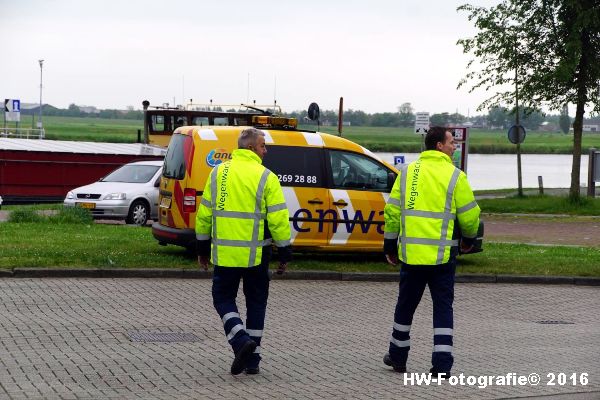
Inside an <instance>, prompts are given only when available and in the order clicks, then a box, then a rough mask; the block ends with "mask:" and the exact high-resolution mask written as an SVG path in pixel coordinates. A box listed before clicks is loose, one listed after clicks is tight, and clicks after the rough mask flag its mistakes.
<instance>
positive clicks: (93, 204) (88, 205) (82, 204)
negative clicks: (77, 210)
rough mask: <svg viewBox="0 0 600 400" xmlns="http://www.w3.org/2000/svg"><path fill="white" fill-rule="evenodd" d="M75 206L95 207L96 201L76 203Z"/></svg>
mask: <svg viewBox="0 0 600 400" xmlns="http://www.w3.org/2000/svg"><path fill="white" fill-rule="evenodd" d="M77 206H78V207H81V208H89V209H92V208H96V203H77Z"/></svg>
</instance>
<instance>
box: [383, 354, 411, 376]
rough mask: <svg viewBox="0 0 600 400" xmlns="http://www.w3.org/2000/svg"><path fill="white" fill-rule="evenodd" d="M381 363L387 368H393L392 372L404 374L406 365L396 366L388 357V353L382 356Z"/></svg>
mask: <svg viewBox="0 0 600 400" xmlns="http://www.w3.org/2000/svg"><path fill="white" fill-rule="evenodd" d="M383 363H384V364H385V365H387V366H390V367H392V368H394V371H396V372H400V373H403V372H406V365H398V364H396V363H394V362H393V361H392V357H391V356H390V353H385V355H384V356H383Z"/></svg>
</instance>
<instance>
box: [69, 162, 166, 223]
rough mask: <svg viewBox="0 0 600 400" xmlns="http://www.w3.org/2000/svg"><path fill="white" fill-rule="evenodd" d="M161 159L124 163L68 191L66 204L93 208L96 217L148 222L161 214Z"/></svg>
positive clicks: (128, 221) (130, 221)
mask: <svg viewBox="0 0 600 400" xmlns="http://www.w3.org/2000/svg"><path fill="white" fill-rule="evenodd" d="M162 165H163V162H162V161H138V162H132V163H129V164H125V165H123V166H122V167H120V168H119V169H117V170H115V171H113V172H111V173H110V174H108V175H107V176H105V177H104V178H102V179H100V180H99V181H98V182H95V183H92V184H91V185H86V186H81V187H78V188H76V189H73V190H71V191H70V192H69V193H67V197H66V198H65V202H64V205H65V206H67V207H83V208H87V209H89V210H90V212H91V213H92V216H93V217H94V218H96V219H125V222H127V223H128V224H136V225H145V224H146V222H147V221H148V219H153V220H156V217H157V215H158V186H159V184H160V176H161V174H162Z"/></svg>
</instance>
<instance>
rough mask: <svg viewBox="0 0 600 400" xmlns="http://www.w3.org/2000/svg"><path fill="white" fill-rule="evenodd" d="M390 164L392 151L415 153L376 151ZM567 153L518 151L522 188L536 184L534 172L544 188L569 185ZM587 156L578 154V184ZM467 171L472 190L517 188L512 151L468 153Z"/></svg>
mask: <svg viewBox="0 0 600 400" xmlns="http://www.w3.org/2000/svg"><path fill="white" fill-rule="evenodd" d="M376 154H377V155H378V156H379V157H381V158H382V159H383V160H385V161H387V162H388V163H390V164H393V163H394V155H404V157H405V162H411V161H414V160H416V159H417V158H418V156H419V154H418V153H376ZM572 162H573V156H572V155H570V154H522V155H521V175H522V179H523V187H524V188H537V187H538V176H542V179H543V182H544V187H545V188H568V187H570V186H571V166H572ZM587 173H588V156H587V154H586V155H582V156H581V175H580V179H579V180H580V182H581V185H582V186H587ZM467 175H468V177H469V183H470V184H471V187H472V188H473V190H485V189H510V188H517V187H518V186H519V185H518V181H517V179H518V178H517V155H516V154H469V159H468V161H467Z"/></svg>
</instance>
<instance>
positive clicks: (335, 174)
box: [328, 150, 392, 191]
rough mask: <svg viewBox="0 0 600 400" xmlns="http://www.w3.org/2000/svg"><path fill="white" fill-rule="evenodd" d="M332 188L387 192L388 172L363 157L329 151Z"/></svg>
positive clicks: (355, 154)
mask: <svg viewBox="0 0 600 400" xmlns="http://www.w3.org/2000/svg"><path fill="white" fill-rule="evenodd" d="M328 153H329V161H330V162H331V175H332V182H333V187H335V188H339V189H354V190H375V191H388V190H389V189H388V181H387V179H388V178H387V175H388V172H392V171H390V170H388V169H387V168H386V167H385V166H384V165H383V164H381V163H379V162H377V161H376V160H373V159H371V158H369V157H367V156H365V155H362V154H357V153H350V152H347V151H338V150H330V151H329V152H328Z"/></svg>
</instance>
